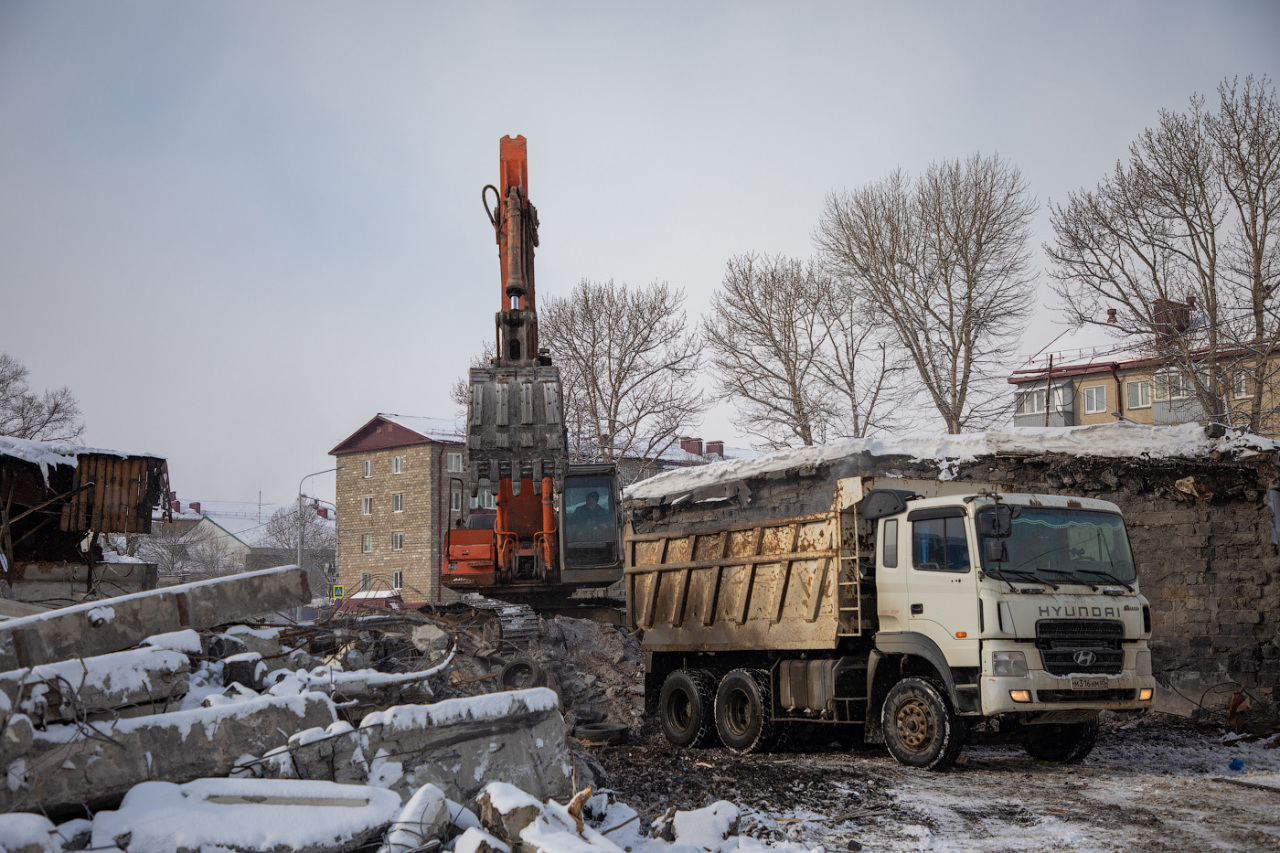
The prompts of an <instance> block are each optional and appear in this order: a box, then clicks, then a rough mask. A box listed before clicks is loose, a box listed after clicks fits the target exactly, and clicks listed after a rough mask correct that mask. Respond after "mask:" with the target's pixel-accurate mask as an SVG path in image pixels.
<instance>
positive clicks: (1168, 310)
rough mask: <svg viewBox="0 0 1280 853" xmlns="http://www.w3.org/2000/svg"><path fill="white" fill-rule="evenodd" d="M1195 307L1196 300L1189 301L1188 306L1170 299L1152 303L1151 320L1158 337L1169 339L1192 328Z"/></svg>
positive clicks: (1157, 300)
mask: <svg viewBox="0 0 1280 853" xmlns="http://www.w3.org/2000/svg"><path fill="white" fill-rule="evenodd" d="M1195 306H1196V303H1195V299H1188V300H1187V304H1186V305H1183V304H1182V303H1181V302H1173V301H1171V300H1168V299H1156V300H1154V301H1153V302H1152V303H1151V319H1152V325H1154V326H1155V330H1156V335H1158V336H1159V337H1169V336H1171V335H1174V334H1181V333H1182V332H1185V331H1186V330H1187V329H1189V328H1191V311H1192V309H1194V308H1195Z"/></svg>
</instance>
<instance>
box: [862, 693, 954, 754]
mask: <svg viewBox="0 0 1280 853" xmlns="http://www.w3.org/2000/svg"><path fill="white" fill-rule="evenodd" d="M880 723H881V726H883V728H884V743H885V746H887V747H888V748H889V752H890V754H892V755H893V757H894V758H896V759H897V760H898V761H899V762H901V763H902V764H906V765H907V766H909V767H919V768H921V769H923V770H946V769H948V768H950V767H951V766H952V765H953V764H955V763H956V759H957V758H959V757H960V750H962V749H963V748H964V736H965V725H964V721H963V720H961V719H960V718H959V717H958V716H956V713H955V712H954V711H953V710H951V706H950V705H949V704H948V703H947V700H946V698H945V697H944V695H943V688H942V687H941V685H939V684H937V683H936V682H933V681H930V680H928V679H925V678H904V679H903V680H902V681H899V682H898V683H897V684H895V685H894V686H893V687H892V688H891V689H890V690H889V695H888V696H886V697H885V700H884V709H883V710H882V711H881V716H880Z"/></svg>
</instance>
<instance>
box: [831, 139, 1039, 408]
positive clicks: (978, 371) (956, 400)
mask: <svg viewBox="0 0 1280 853" xmlns="http://www.w3.org/2000/svg"><path fill="white" fill-rule="evenodd" d="M1035 210H1036V203H1035V200H1034V199H1033V198H1031V197H1030V196H1029V195H1028V193H1027V185H1026V181H1025V180H1024V179H1023V177H1022V173H1021V172H1020V171H1019V170H1018V169H1017V167H1015V166H1013V165H1012V164H1010V163H1007V162H1005V161H1003V160H1001V159H1000V158H999V156H991V157H983V156H981V155H979V154H974V155H972V156H970V157H969V158H968V159H966V160H964V161H959V160H955V161H945V162H942V163H934V164H932V165H930V166H929V168H928V169H927V170H926V171H925V174H924V175H923V176H922V177H921V178H920V179H919V180H916V181H913V180H912V179H911V178H910V177H909V176H908V175H906V174H905V173H904V172H902V171H901V170H899V171H896V172H894V173H893V174H891V175H889V177H887V178H885V179H884V180H881V181H878V182H875V183H872V184H869V185H867V186H865V187H862V188H859V189H857V190H852V191H844V192H840V193H835V192H833V193H831V194H829V195H828V196H827V199H826V204H825V207H824V210H823V215H822V219H821V220H820V222H819V224H818V227H817V229H816V231H815V232H814V244H815V246H816V247H817V249H818V250H819V252H820V254H821V258H822V261H823V263H824V265H825V266H826V268H827V269H828V270H830V271H831V273H832V274H833V275H835V276H837V277H838V278H840V279H841V280H842V281H844V282H846V283H847V284H848V285H849V287H850V288H851V291H852V293H853V295H854V298H855V300H856V302H857V304H858V306H859V307H860V308H862V309H863V310H865V311H867V312H868V313H869V314H871V315H872V317H873V318H874V320H875V322H878V323H883V324H884V325H885V326H886V327H887V328H888V329H889V330H890V331H891V332H892V333H893V337H894V343H895V345H896V346H898V347H900V348H901V350H902V351H903V352H904V353H905V354H906V356H907V358H909V359H910V363H911V364H912V366H913V367H914V368H915V371H916V374H917V376H918V378H919V383H920V386H921V387H922V388H923V390H924V391H925V392H926V393H927V394H928V395H929V398H930V399H931V400H932V402H933V405H934V407H935V408H936V409H937V410H938V413H939V414H940V415H941V416H942V419H943V421H944V422H945V424H946V428H947V431H948V432H952V433H956V432H960V431H961V430H963V429H965V428H968V427H981V426H984V425H986V424H988V423H991V422H992V421H993V420H995V418H997V417H998V416H999V415H1000V414H1001V413H1002V412H1003V411H1004V409H1005V408H1006V407H1007V405H1008V403H1007V401H1006V397H1007V395H1006V393H1005V389H1004V386H1003V383H1002V382H1001V381H1000V380H1002V379H1003V375H1004V371H1005V370H1006V369H1007V364H1008V361H1007V360H1008V356H1009V355H1010V354H1011V351H1012V348H1013V346H1014V345H1015V344H1016V343H1017V335H1018V333H1019V332H1020V331H1021V329H1022V326H1023V323H1024V322H1025V320H1026V317H1027V316H1028V313H1029V312H1030V309H1031V304H1032V290H1031V281H1032V276H1031V273H1030V258H1029V254H1028V249H1027V241H1028V237H1029V233H1030V231H1029V229H1030V220H1031V217H1032V216H1033V215H1034V213H1035Z"/></svg>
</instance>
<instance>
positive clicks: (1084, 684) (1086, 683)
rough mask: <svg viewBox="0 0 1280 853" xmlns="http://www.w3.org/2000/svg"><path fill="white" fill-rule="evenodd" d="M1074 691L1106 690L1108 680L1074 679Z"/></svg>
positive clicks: (1072, 684) (1072, 686) (1072, 682)
mask: <svg viewBox="0 0 1280 853" xmlns="http://www.w3.org/2000/svg"><path fill="white" fill-rule="evenodd" d="M1071 689H1072V690H1106V689H1107V680H1106V679H1105V678H1073V679H1071Z"/></svg>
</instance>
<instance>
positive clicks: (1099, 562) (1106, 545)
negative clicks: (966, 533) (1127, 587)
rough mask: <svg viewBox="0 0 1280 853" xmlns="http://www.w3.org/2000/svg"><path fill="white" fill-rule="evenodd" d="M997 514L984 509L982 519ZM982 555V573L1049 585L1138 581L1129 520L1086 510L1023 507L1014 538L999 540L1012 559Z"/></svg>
mask: <svg viewBox="0 0 1280 853" xmlns="http://www.w3.org/2000/svg"><path fill="white" fill-rule="evenodd" d="M986 512H992V510H989V509H984V510H979V514H980V515H981V514H982V513H986ZM985 539H986V537H984V543H983V547H982V548H981V553H982V568H983V571H985V572H986V573H987V574H989V575H992V576H994V577H997V578H999V577H1003V576H1005V575H1007V576H1008V577H1010V578H1012V579H1014V580H1027V579H1029V578H1031V577H1034V578H1035V579H1036V580H1041V581H1044V582H1046V583H1055V584H1063V583H1080V584H1090V585H1094V586H1096V585H1098V584H1107V583H1119V584H1130V583H1133V581H1134V580H1136V579H1137V577H1138V573H1137V569H1136V568H1135V567H1134V563H1133V554H1132V552H1130V550H1129V537H1128V535H1127V534H1126V533H1125V529H1124V520H1123V519H1122V518H1121V517H1120V516H1119V515H1116V514H1115V513H1111V512H1101V511H1097V510H1086V509H1064V508H1058V507H1031V506H1020V507H1016V508H1015V509H1014V517H1013V533H1012V534H1011V535H1010V536H1009V537H1008V538H1007V539H1003V540H1000V541H1002V542H1004V543H1005V545H1006V548H1007V549H1008V559H1006V560H1002V561H999V562H996V561H994V560H991V559H989V558H988V549H987V548H986V547H985Z"/></svg>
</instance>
